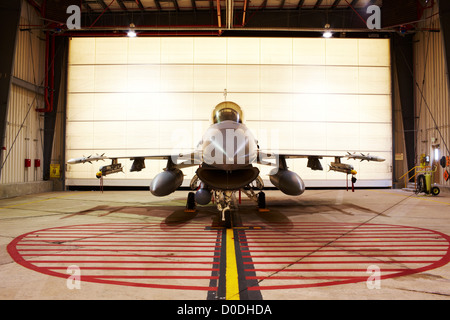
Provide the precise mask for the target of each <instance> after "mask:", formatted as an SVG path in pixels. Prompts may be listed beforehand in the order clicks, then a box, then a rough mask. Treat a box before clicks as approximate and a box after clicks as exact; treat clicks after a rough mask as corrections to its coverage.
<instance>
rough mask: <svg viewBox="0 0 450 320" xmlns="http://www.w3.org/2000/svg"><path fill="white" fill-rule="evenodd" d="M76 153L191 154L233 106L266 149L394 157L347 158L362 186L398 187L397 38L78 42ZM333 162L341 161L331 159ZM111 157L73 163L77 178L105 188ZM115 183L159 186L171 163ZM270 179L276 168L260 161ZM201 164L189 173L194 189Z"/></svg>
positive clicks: (323, 176) (71, 180) (330, 177)
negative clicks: (215, 119)
mask: <svg viewBox="0 0 450 320" xmlns="http://www.w3.org/2000/svg"><path fill="white" fill-rule="evenodd" d="M68 68H69V70H68V89H67V90H68V92H67V130H66V133H67V136H66V159H70V158H76V157H81V156H83V155H84V156H88V155H91V154H94V155H95V154H103V153H105V154H106V155H109V156H133V155H134V156H138V155H158V154H168V153H169V154H173V153H174V154H178V153H180V152H187V151H190V150H192V149H193V148H194V147H195V146H196V145H197V143H198V141H199V140H200V138H201V136H202V133H203V132H204V130H205V129H206V128H207V127H208V125H209V124H210V116H211V112H212V109H213V108H214V107H215V106H216V105H217V104H218V103H220V102H222V101H223V99H224V95H223V92H224V90H225V89H226V90H227V93H228V94H227V97H226V98H227V100H230V101H234V102H236V103H237V104H239V105H240V106H241V108H242V109H243V111H244V117H245V119H244V120H245V122H246V124H247V126H248V127H249V128H250V129H251V130H252V131H253V133H254V135H255V136H256V137H257V139H258V140H259V145H260V147H261V149H264V150H271V151H279V152H285V153H287V152H289V153H313V154H345V153H346V152H347V151H350V152H353V151H360V152H363V153H371V154H376V155H379V156H382V157H384V158H385V159H386V161H385V162H383V163H372V162H371V163H367V162H359V161H354V160H348V161H346V162H347V163H351V164H353V165H354V166H355V170H357V171H358V175H357V177H358V179H359V180H358V184H357V185H358V186H391V184H392V177H391V176H392V173H391V166H392V119H391V115H392V111H391V109H392V106H391V72H390V68H391V67H390V47H389V40H385V39H321V38H317V39H316V38H314V39H313V38H220V37H205V38H200V37H199V38H195V37H179V38H177V37H167V38H153V37H152V38H139V37H137V38H132V39H129V38H73V39H72V40H70V55H69V67H68ZM330 161H331V160H330ZM105 164H107V163H102V162H97V163H93V164H89V163H86V164H78V165H67V168H66V183H67V185H69V186H71V185H97V184H98V183H99V182H98V180H97V179H96V178H95V173H96V172H97V171H98V168H99V166H102V165H105ZM123 164H124V167H125V170H124V172H123V173H118V174H113V175H110V176H107V177H106V178H105V182H104V183H105V185H120V186H130V185H133V186H148V185H149V183H150V180H151V179H152V178H153V177H154V176H155V175H156V174H157V173H159V172H161V170H162V169H163V168H164V167H165V165H166V164H165V161H151V160H146V169H144V170H143V171H141V172H129V169H130V167H131V162H130V161H128V162H127V161H124V163H123ZM288 166H289V167H290V168H291V169H292V170H295V171H296V172H297V173H298V174H300V176H302V178H303V179H304V181H305V183H306V185H307V186H310V187H311V186H345V183H346V182H345V175H344V174H341V173H336V172H333V171H331V172H328V169H327V168H328V160H326V159H324V160H322V166H323V167H324V171H311V170H310V169H309V168H307V167H306V160H303V159H302V160H288ZM260 170H261V177H262V178H263V179H264V180H265V181H268V177H267V173H268V172H269V168H267V167H260ZM194 171H195V169H185V170H183V172H184V174H185V175H186V176H185V184H186V183H188V182H189V180H190V179H191V177H192V175H193V174H194Z"/></svg>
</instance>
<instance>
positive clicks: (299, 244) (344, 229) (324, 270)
mask: <svg viewBox="0 0 450 320" xmlns="http://www.w3.org/2000/svg"><path fill="white" fill-rule="evenodd" d="M240 245H241V252H242V255H243V257H244V258H245V257H246V253H247V256H248V257H249V256H250V255H251V258H252V262H251V263H249V265H251V266H250V267H248V268H246V269H245V270H246V272H247V273H252V275H251V276H248V277H247V279H253V280H257V281H258V286H257V287H250V288H248V289H249V290H270V289H292V288H308V287H320V286H331V285H339V284H347V283H357V282H367V281H368V280H369V278H370V283H369V285H371V286H373V285H376V283H375V282H374V281H375V280H383V279H388V278H394V277H400V276H405V275H411V274H415V273H420V272H424V271H427V270H431V269H435V268H438V267H441V266H443V265H445V264H447V263H448V262H449V261H450V237H449V236H448V235H446V234H443V233H441V232H437V231H433V230H428V229H423V228H415V227H408V226H397V225H386V224H363V225H360V224H352V223H334V222H330V223H320V222H310V223H308V222H306V223H288V224H278V225H276V226H275V225H271V227H270V228H266V229H265V230H248V231H246V232H245V236H243V237H241V244H240Z"/></svg>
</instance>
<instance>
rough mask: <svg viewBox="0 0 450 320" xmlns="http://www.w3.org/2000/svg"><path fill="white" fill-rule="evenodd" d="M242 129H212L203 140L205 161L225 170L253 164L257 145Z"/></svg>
mask: <svg viewBox="0 0 450 320" xmlns="http://www.w3.org/2000/svg"><path fill="white" fill-rule="evenodd" d="M252 143H253V144H255V143H254V142H253V140H252V137H250V136H249V134H248V132H246V131H244V130H243V129H242V128H240V127H237V128H214V127H212V128H210V129H208V131H207V133H206V135H205V137H204V139H203V161H204V162H205V163H207V164H209V165H212V166H216V167H219V168H221V169H224V170H233V169H235V168H237V167H238V166H243V165H248V164H250V163H251V162H253V160H254V159H253V156H252V155H253V154H255V155H256V144H255V146H253V145H252Z"/></svg>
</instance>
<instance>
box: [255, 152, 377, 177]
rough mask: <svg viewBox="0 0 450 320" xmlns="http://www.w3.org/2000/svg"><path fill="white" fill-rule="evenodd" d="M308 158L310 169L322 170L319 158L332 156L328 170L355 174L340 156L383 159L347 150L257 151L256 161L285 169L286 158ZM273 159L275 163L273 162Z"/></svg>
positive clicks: (372, 159) (371, 159)
mask: <svg viewBox="0 0 450 320" xmlns="http://www.w3.org/2000/svg"><path fill="white" fill-rule="evenodd" d="M302 158H303V159H306V158H307V159H308V164H307V167H308V168H311V170H323V167H322V164H321V163H320V159H323V158H334V162H332V163H331V165H330V168H329V169H330V170H333V171H338V172H343V173H347V174H356V171H354V169H353V166H352V165H349V164H345V163H341V159H342V158H347V159H354V160H356V159H359V160H361V161H362V160H367V161H377V162H381V161H384V159H383V158H381V157H376V156H370V155H367V156H365V155H363V154H361V155H358V156H355V153H353V154H351V153H350V152H347V154H346V155H329V154H327V155H317V154H291V153H286V154H283V153H270V152H269V153H264V152H261V151H259V152H258V163H259V164H263V165H270V166H276V167H278V168H279V169H284V170H287V165H286V159H302ZM273 160H275V163H274V162H273Z"/></svg>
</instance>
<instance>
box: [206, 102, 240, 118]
mask: <svg viewBox="0 0 450 320" xmlns="http://www.w3.org/2000/svg"><path fill="white" fill-rule="evenodd" d="M212 120H213V123H220V122H223V121H234V122H239V123H242V110H241V108H240V107H239V106H238V105H237V104H236V103H234V102H229V101H226V102H222V103H220V104H218V105H217V106H216V107H215V108H214V111H213V114H212Z"/></svg>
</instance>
